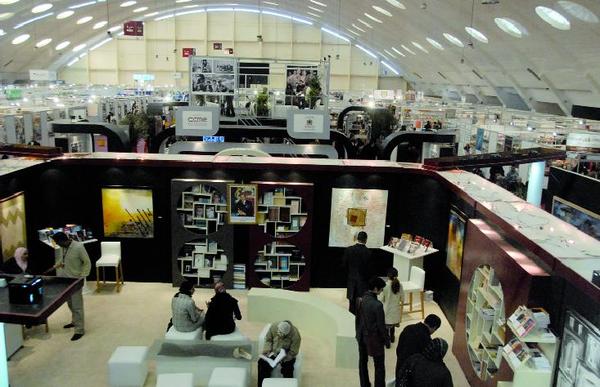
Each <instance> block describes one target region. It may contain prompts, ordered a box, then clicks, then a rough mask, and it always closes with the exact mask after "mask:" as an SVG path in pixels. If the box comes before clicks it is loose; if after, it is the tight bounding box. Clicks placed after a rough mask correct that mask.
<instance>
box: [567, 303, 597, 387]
mask: <svg viewBox="0 0 600 387" xmlns="http://www.w3.org/2000/svg"><path fill="white" fill-rule="evenodd" d="M563 332H564V333H563V338H562V342H561V347H560V361H559V366H558V368H559V373H558V378H557V386H573V387H592V386H600V329H599V328H598V327H596V326H594V325H593V324H592V323H590V322H589V321H587V320H586V319H585V318H583V317H581V316H580V315H578V314H577V313H575V312H572V311H567V316H566V319H565V327H564V330H563Z"/></svg>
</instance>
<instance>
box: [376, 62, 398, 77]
mask: <svg viewBox="0 0 600 387" xmlns="http://www.w3.org/2000/svg"><path fill="white" fill-rule="evenodd" d="M381 64H382V65H384V66H385V67H386V68H387V69H388V70H390V71H391V72H393V73H394V74H396V75H400V73H399V72H398V70H396V69H395V68H393V67H392V66H390V65H389V64H387V63H386V62H384V61H381Z"/></svg>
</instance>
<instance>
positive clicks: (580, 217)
mask: <svg viewBox="0 0 600 387" xmlns="http://www.w3.org/2000/svg"><path fill="white" fill-rule="evenodd" d="M552 215H554V216H556V217H557V218H559V219H561V220H563V221H565V222H567V223H570V224H571V225H573V226H575V227H576V228H578V229H579V230H580V231H583V232H584V233H586V234H588V235H589V236H591V237H594V238H596V239H598V240H600V215H598V214H595V213H593V212H591V211H588V210H586V209H585V208H582V207H579V206H578V205H576V204H573V203H571V202H569V201H567V200H565V199H563V198H561V197H558V196H554V198H553V199H552Z"/></svg>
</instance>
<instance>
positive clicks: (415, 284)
mask: <svg viewBox="0 0 600 387" xmlns="http://www.w3.org/2000/svg"><path fill="white" fill-rule="evenodd" d="M400 285H402V291H403V292H404V294H405V295H406V294H408V297H409V310H408V311H409V312H410V313H412V312H421V319H422V320H424V319H425V297H424V295H425V292H424V289H425V270H423V269H421V268H420V267H416V266H413V267H411V268H410V278H409V280H408V281H406V282H404V281H400ZM413 293H418V294H419V297H420V299H421V309H413ZM404 299H406V297H405V298H404ZM404 305H406V303H404V302H403V303H402V304H401V305H400V319H402V309H403V307H404Z"/></svg>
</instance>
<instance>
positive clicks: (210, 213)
mask: <svg viewBox="0 0 600 387" xmlns="http://www.w3.org/2000/svg"><path fill="white" fill-rule="evenodd" d="M215 216H216V213H215V207H214V206H207V207H206V217H207V218H208V219H214V218H215Z"/></svg>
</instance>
